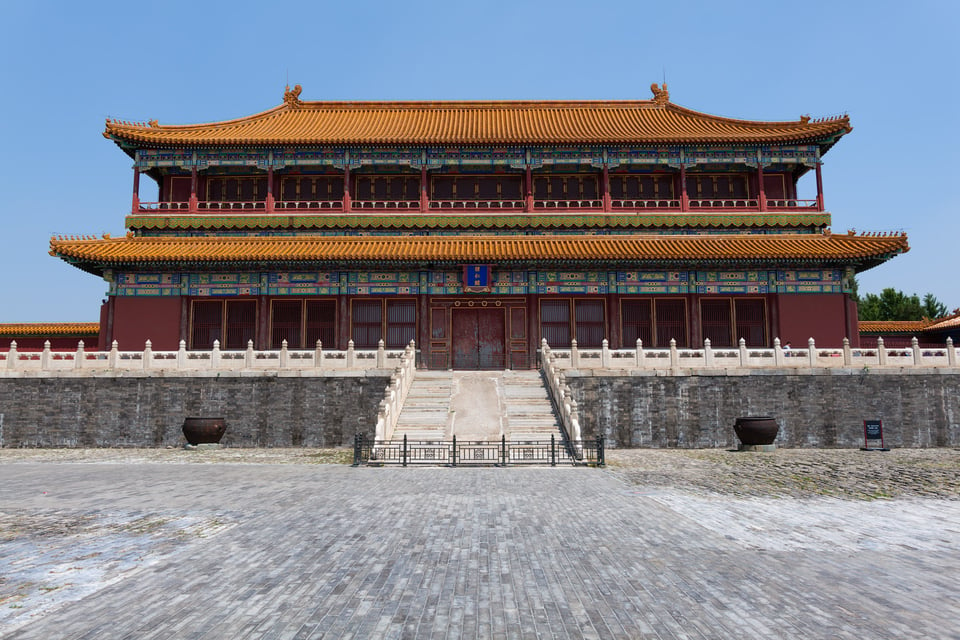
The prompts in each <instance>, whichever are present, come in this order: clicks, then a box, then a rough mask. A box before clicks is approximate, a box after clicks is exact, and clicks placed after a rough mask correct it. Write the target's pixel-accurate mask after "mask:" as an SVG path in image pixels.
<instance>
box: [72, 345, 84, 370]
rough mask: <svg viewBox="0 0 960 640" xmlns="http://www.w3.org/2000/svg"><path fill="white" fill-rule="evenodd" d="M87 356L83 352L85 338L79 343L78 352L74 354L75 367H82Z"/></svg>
mask: <svg viewBox="0 0 960 640" xmlns="http://www.w3.org/2000/svg"><path fill="white" fill-rule="evenodd" d="M85 358H86V356H85V355H84V352H83V340H81V341H80V342H78V343H77V353H76V354H75V355H74V356H73V368H74V369H82V368H83V364H84V363H83V361H84V359H85Z"/></svg>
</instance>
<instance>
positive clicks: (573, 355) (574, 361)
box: [570, 339, 580, 369]
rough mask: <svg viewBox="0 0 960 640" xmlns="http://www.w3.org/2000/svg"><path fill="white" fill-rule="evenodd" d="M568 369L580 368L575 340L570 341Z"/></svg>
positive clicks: (578, 352)
mask: <svg viewBox="0 0 960 640" xmlns="http://www.w3.org/2000/svg"><path fill="white" fill-rule="evenodd" d="M570 367H571V368H573V369H577V368H579V367H580V351H579V350H578V349H577V340H576V339H573V340H571V341H570Z"/></svg>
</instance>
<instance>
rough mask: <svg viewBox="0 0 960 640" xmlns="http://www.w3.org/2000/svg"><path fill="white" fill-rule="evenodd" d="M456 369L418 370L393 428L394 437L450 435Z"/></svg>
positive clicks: (395, 438)
mask: <svg viewBox="0 0 960 640" xmlns="http://www.w3.org/2000/svg"><path fill="white" fill-rule="evenodd" d="M452 395H453V372H452V371H417V374H416V376H415V377H414V379H413V384H411V385H410V391H409V392H408V393H407V400H406V402H404V403H403V410H401V411H400V417H399V418H398V420H397V426H396V428H395V429H394V431H393V439H394V440H402V439H403V436H407V440H446V439H448V438H449V437H450V424H451V419H452V416H451V414H450V399H451V397H452Z"/></svg>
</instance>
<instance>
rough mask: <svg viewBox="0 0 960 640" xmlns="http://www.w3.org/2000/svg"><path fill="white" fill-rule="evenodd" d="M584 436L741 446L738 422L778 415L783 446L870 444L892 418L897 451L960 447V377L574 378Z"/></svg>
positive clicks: (889, 436) (641, 443) (890, 436)
mask: <svg viewBox="0 0 960 640" xmlns="http://www.w3.org/2000/svg"><path fill="white" fill-rule="evenodd" d="M567 383H568V384H569V385H570V389H571V393H572V395H573V397H574V399H576V401H577V403H578V405H579V408H580V424H581V429H582V432H583V435H584V437H591V438H592V437H596V435H597V434H603V435H604V436H605V437H606V438H607V441H608V446H613V447H680V448H697V447H734V446H736V445H737V444H738V441H737V439H736V436H735V434H734V432H733V424H734V421H735V420H736V418H737V417H738V416H750V415H753V416H767V415H769V416H773V417H775V418H776V419H777V421H778V423H779V424H780V434H779V435H778V437H777V444H778V445H780V446H784V447H824V448H827V447H859V446H863V421H864V420H871V419H880V420H883V435H884V444H886V445H887V446H891V447H945V446H953V447H955V446H960V371H958V370H955V369H951V370H941V371H939V372H930V373H921V372H916V373H915V372H896V371H893V372H883V371H869V370H864V371H857V370H849V369H847V370H836V371H826V372H811V373H809V374H796V373H787V372H782V371H781V372H775V371H765V372H762V373H761V372H756V373H750V374H747V375H723V374H718V375H709V374H701V375H678V376H662V375H660V376H657V375H652V374H651V375H620V376H615V375H609V372H604V375H591V374H590V372H583V371H581V372H575V371H571V372H567Z"/></svg>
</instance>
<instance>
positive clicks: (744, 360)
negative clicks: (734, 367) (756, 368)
mask: <svg viewBox="0 0 960 640" xmlns="http://www.w3.org/2000/svg"><path fill="white" fill-rule="evenodd" d="M737 347H738V348H739V350H740V366H741V367H749V366H750V354H749V353H747V341H746V340H744V339H743V338H740V341H739V342H738V343H737Z"/></svg>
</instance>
